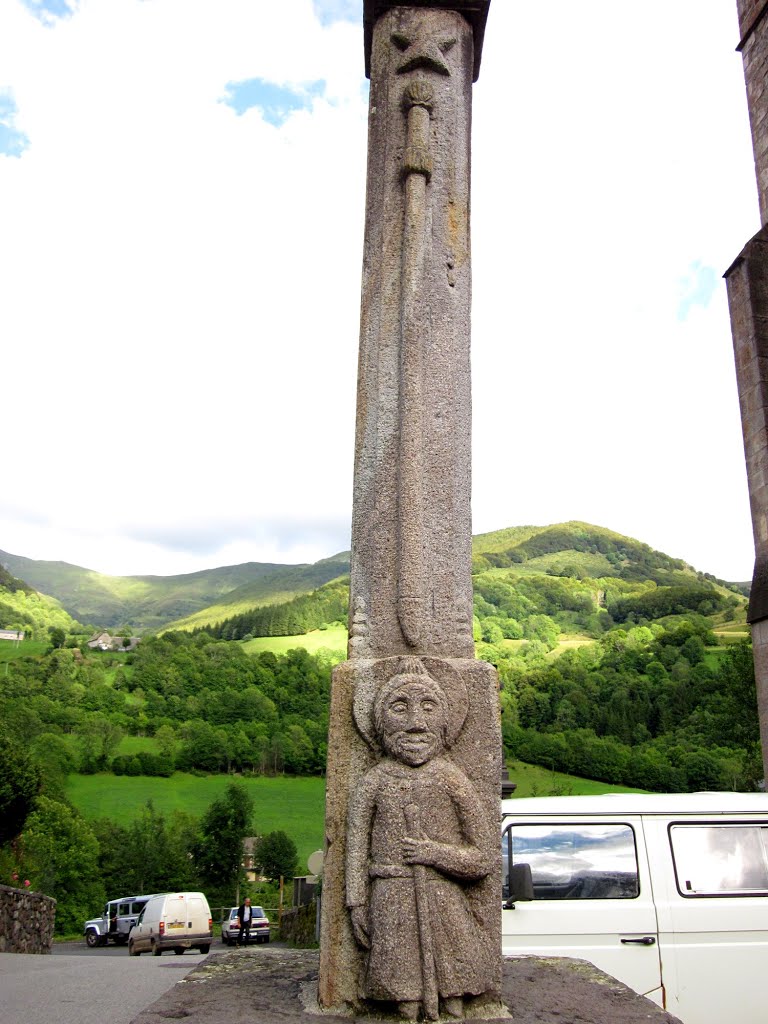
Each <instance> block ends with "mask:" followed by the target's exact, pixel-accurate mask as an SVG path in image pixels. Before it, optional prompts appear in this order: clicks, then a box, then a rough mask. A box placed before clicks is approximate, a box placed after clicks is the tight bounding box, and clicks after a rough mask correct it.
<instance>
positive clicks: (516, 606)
mask: <svg viewBox="0 0 768 1024" xmlns="http://www.w3.org/2000/svg"><path fill="white" fill-rule="evenodd" d="M318 565H320V563H318ZM344 565H345V563H344V561H343V558H342V559H337V560H329V561H328V562H327V563H326V564H325V565H324V567H322V568H321V570H320V572H319V582H318V583H317V584H316V589H314V590H311V591H310V592H309V593H307V592H302V593H299V594H292V593H290V590H288V598H289V599H287V600H278V601H276V602H275V603H273V604H271V605H266V604H265V602H263V601H262V602H261V603H260V602H259V600H256V603H255V604H254V605H252V606H250V607H241V605H240V604H239V603H237V602H235V603H232V604H228V603H226V602H225V603H223V604H220V605H219V606H218V608H217V611H229V612H231V614H221V615H219V616H218V617H217V618H215V619H213V620H212V621H210V622H209V624H208V628H207V629H205V630H200V629H198V630H194V629H192V628H190V629H187V630H184V631H181V630H167V631H166V632H164V633H162V634H160V635H155V636H145V637H144V638H143V639H142V641H141V642H140V644H139V646H138V647H137V648H136V649H135V650H133V651H131V652H127V653H116V652H111V651H106V652H101V651H91V650H90V649H89V648H88V646H87V640H88V636H89V632H88V631H87V630H86V629H85V627H83V626H80V625H79V624H78V623H77V622H76V621H74V620H73V619H71V618H70V617H69V616H68V615H67V613H66V612H65V611H64V610H63V609H61V608H60V607H59V606H58V605H57V603H56V602H55V601H52V600H51V599H49V598H44V597H42V596H41V595H40V594H37V593H35V591H34V590H33V589H32V588H31V587H30V586H29V585H28V581H24V580H22V579H19V578H17V577H15V576H12V575H11V574H9V573H8V572H3V573H2V574H0V626H3V627H11V628H21V629H25V630H26V631H27V632H28V634H31V635H32V636H33V637H35V639H34V640H32V641H29V640H26V641H25V642H24V643H22V644H21V645H18V646H17V645H16V644H15V643H10V642H7V641H5V642H0V663H2V664H0V719H2V722H3V737H2V740H1V741H0V772H2V780H4V781H3V786H2V787H0V823H4V824H3V828H4V829H5V831H4V832H0V870H2V871H4V872H5V874H9V872H10V871H11V870H12V869H15V871H16V873H17V874H18V871H26V872H28V873H29V874H30V875H32V876H33V884H34V885H35V886H37V887H39V888H40V890H41V891H44V892H49V893H51V894H52V895H55V896H56V897H57V899H59V901H60V903H59V906H60V908H61V915H58V914H57V922H59V923H58V924H57V927H59V928H61V929H65V930H66V928H67V927H76V926H77V925H78V922H79V921H80V920H82V918H83V917H84V916H89V915H90V914H92V913H93V912H94V911H95V910H96V909H98V904H99V902H100V900H101V899H102V898H103V894H104V892H105V891H106V890H105V886H108V885H110V884H114V881H115V880H116V879H118V878H125V877H130V878H134V879H135V881H136V886H138V887H139V888H142V887H144V886H143V885H142V884H140V883H147V884H149V882H148V880H149V879H155V882H153V883H152V884H153V886H154V887H155V888H156V887H158V886H160V887H163V886H171V887H172V886H173V885H177V884H178V885H181V886H182V887H183V886H184V885H192V884H195V885H203V884H205V886H206V887H211V890H212V891H213V890H214V889H215V885H216V882H215V879H214V878H212V877H211V876H210V875H209V876H206V875H205V871H206V870H208V869H206V866H205V865H206V864H207V863H208V861H207V853H206V849H208V848H210V846H211V843H210V841H208V840H205V839H204V838H201V836H203V835H204V828H205V822H204V821H194V820H190V819H189V818H188V816H187V817H184V816H176V817H175V818H173V819H171V818H167V817H165V816H163V815H160V814H158V813H157V812H156V811H155V810H154V809H153V808H152V807H148V808H147V810H146V813H145V814H144V815H143V816H142V819H141V821H140V822H137V823H136V825H135V826H131V827H130V828H126V827H125V826H124V825H123V824H122V823H120V825H119V827H118V823H116V822H112V821H102V822H97V823H94V824H93V825H90V824H88V823H87V822H86V821H84V820H83V819H82V818H81V817H80V816H79V815H78V813H77V812H76V811H75V810H74V809H73V808H72V807H71V806H70V805H69V803H68V801H67V799H66V795H65V793H66V777H67V775H68V774H71V773H74V772H79V773H83V774H94V773H107V772H108V773H112V775H128V776H138V775H144V776H151V775H155V776H160V775H162V776H173V775H174V773H175V772H177V771H179V770H183V771H185V772H194V773H201V774H225V773H238V774H241V775H244V776H263V775H281V774H287V775H308V774H319V773H322V772H323V771H324V769H325V757H326V735H327V727H328V708H329V694H330V678H331V669H332V666H333V664H334V662H335V661H338V660H340V658H341V657H342V655H341V654H340V653H331V652H329V651H323V650H322V649H320V651H319V653H316V654H314V655H310V654H309V653H308V652H307V651H306V650H305V649H303V648H302V646H301V644H302V636H301V635H302V634H304V633H306V632H307V631H310V630H321V632H319V633H316V634H313V637H321V638H322V636H323V635H324V633H323V632H322V628H323V627H324V626H327V625H329V624H331V623H338V622H340V621H341V622H343V621H345V620H346V616H347V606H348V583H347V579H346V577H343V578H337V577H338V576H339V573H338V571H337V570H339V569H341V568H343V567H344ZM310 569H314V567H310ZM298 571H299V575H301V572H302V571H303V570H302V567H299V570H298ZM325 573H332V574H333V576H332V578H331V580H330V581H329V582H326V581H325V580H323V578H322V577H323V574H325ZM310 575H311V573H310ZM307 578H308V577H305V580H306V579H307ZM268 579H269V574H265V575H264V576H263V577H262V583H264V581H268ZM473 581H474V590H475V604H474V612H475V616H474V634H475V640H476V648H477V653H478V656H479V657H481V658H484V659H486V660H488V661H490V662H492V663H493V664H495V665H496V666H497V667H498V671H499V676H500V680H501V705H502V732H503V737H504V745H505V752H506V754H507V756H508V757H509V758H515V759H516V760H518V761H523V762H528V763H533V764H537V765H541V766H544V767H545V768H546V769H548V770H558V771H563V772H568V773H570V774H571V775H581V776H583V777H586V778H589V779H594V780H599V781H602V782H606V783H617V784H623V785H627V786H633V787H638V788H641V789H650V790H679V791H688V790H697V789H751V788H754V787H755V786H756V785H757V784H758V782H759V780H760V777H761V758H760V751H759V739H758V721H757V711H756V698H755V685H754V674H753V668H752V655H751V648H750V646H749V641H748V635H749V634H748V628H747V626H746V623H745V614H744V613H745V605H746V598H745V597H744V595H743V593H742V588H740V587H739V586H737V585H734V584H725V583H723V581H719V580H715V579H714V578H713V577H712V576H709V575H707V574H706V573H701V572H696V571H695V570H694V569H692V568H691V567H690V566H687V565H686V564H685V563H683V562H681V561H680V560H679V559H674V558H671V557H669V556H667V555H664V554H663V553H660V552H654V551H653V550H652V549H651V548H649V547H648V546H647V545H643V544H641V543H639V542H637V541H633V540H631V539H630V538H622V537H620V536H619V535H618V534H612V533H610V531H606V530H601V529H600V528H596V527H589V526H587V525H586V524H580V523H569V524H563V525H561V526H558V527H547V528H536V527H520V528H516V529H511V530H505V531H501V532H500V533H498V534H486V535H484V536H483V537H480V538H478V539H477V543H476V548H475V560H474V577H473ZM272 582H273V584H274V586H275V590H274V594H280V593H281V591H280V590H279V589H278V588H279V586H280V585H282V584H280V583H279V581H278V580H276V579H275V577H272ZM205 585H206V586H207V585H208V584H205ZM251 585H252V584H243V585H242V586H241V588H240V589H241V590H242V589H247V587H250V586H251ZM258 585H259V586H260V585H262V584H258ZM302 585H304V584H302ZM237 589H238V588H234V591H237ZM234 591H231V592H230V594H231V593H233V592H234ZM261 593H262V594H263V591H261ZM282 594H283V596H284V597H285V596H286V591H282ZM240 596H241V597H242V594H241V595H240ZM248 600H249V599H248V598H247V597H246V598H245V601H246V604H247V602H248ZM250 600H254V599H250ZM226 601H229V598H227V599H226ZM238 601H239V598H238ZM153 607H154V609H155V612H156V611H157V609H158V607H159V605H158V604H157V602H156V603H155V604H154V605H153ZM204 614H206V613H205V612H204ZM207 614H210V610H209V612H208V613H207ZM329 632H333V633H334V634H338V633H339V632H342V634H343V630H342V629H341V627H339V626H338V625H335V626H334V629H333V630H332V631H329ZM280 635H290V636H293V637H294V639H295V648H294V649H292V650H290V649H289V651H288V653H287V654H285V655H280V656H277V655H275V654H273V653H271V652H269V651H261V652H259V653H257V654H249V653H248V651H249V650H251V649H252V647H253V643H252V641H250V640H249V637H252V636H253V637H255V636H262V637H269V636H280ZM741 638H745V639H741ZM320 642H322V641H320ZM288 643H290V641H288ZM104 777H105V779H106V778H108V776H104ZM177 777H179V776H177ZM124 781H125V782H129V781H131V780H127V779H126V780H124ZM173 782H174V779H173V778H169V780H168V783H169V784H170V785H172V784H173ZM238 799H239V798H238ZM233 800H234V803H237V800H236V799H235V798H234V797H233ZM212 820H218V819H215V815H214V816H213V818H212ZM242 820H243V821H244V820H245V819H242ZM25 821H26V824H25ZM216 827H218V826H216ZM243 827H244V828H245V827H247V826H246V825H243ZM14 829H16V830H17V832H18V831H20V830H21V835H20V836H18V837H14V832H13V830H14ZM22 829H23V830H22ZM201 830H202V831H201ZM150 835H151V836H152V837H154V838H153V841H152V842H151V843H150V844H149V846H148V845H147V837H148V836H150ZM206 843H207V846H206ZM214 845H215V844H214ZM233 846H234V849H235V850H237V844H236V843H234V844H233ZM155 849H160V850H161V851H164V853H163V855H162V856H161V857H160V858H159V859H157V858H155V860H151V854H152V853H153V851H155ZM126 865H127V867H126ZM145 868H146V869H147V870H146V871H145ZM230 868H231V866H230ZM236 868H237V865H235V867H234V869H232V870H236ZM126 870H128V871H129V873H128V875H126V874H125V872H126ZM234 877H235V876H234V875H233V876H232V878H234ZM206 878H207V880H205V881H204V879H206ZM31 884H32V883H31ZM233 884H234V883H233Z"/></svg>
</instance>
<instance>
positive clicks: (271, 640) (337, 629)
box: [243, 625, 347, 657]
mask: <svg viewBox="0 0 768 1024" xmlns="http://www.w3.org/2000/svg"><path fill="white" fill-rule="evenodd" d="M296 647H304V648H306V650H308V651H309V653H310V654H317V652H318V651H319V650H322V649H323V648H326V649H327V650H329V651H332V652H333V653H334V654H340V655H341V656H342V657H346V654H347V630H346V627H345V626H339V625H334V626H329V627H328V629H313V630H312V632H311V633H305V634H303V635H301V636H257V637H254V639H253V640H246V641H245V643H244V644H243V650H244V651H245V652H246V653H247V654H261V652H262V651H272V653H273V654H285V653H286V651H292V650H293V649H294V648H296Z"/></svg>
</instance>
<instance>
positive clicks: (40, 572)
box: [0, 551, 349, 635]
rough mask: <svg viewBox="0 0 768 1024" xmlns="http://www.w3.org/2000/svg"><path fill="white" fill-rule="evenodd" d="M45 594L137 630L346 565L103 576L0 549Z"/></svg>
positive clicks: (81, 613)
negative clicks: (161, 574)
mask: <svg viewBox="0 0 768 1024" xmlns="http://www.w3.org/2000/svg"><path fill="white" fill-rule="evenodd" d="M2 566H4V567H5V569H6V570H7V571H9V572H10V573H13V574H15V575H16V576H18V577H20V578H22V579H23V580H25V582H26V583H27V584H30V585H31V586H32V587H34V588H36V590H38V591H39V592H40V593H42V594H48V595H51V596H52V597H53V598H55V599H56V600H57V601H58V602H59V603H60V604H61V606H62V607H63V608H64V609H66V610H67V612H69V614H70V615H72V616H73V617H74V618H76V619H77V620H78V621H80V622H84V623H88V624H90V625H93V626H94V627H95V628H99V629H112V630H114V631H117V630H119V629H124V628H126V629H128V630H129V631H130V632H131V633H133V634H134V635H135V634H141V633H144V632H147V631H153V630H157V629H160V628H162V627H164V626H168V625H169V624H172V623H173V622H174V621H176V620H181V619H187V618H188V617H191V619H190V621H191V622H192V623H193V624H194V622H195V621H196V620H195V615H196V613H199V612H200V611H201V610H203V609H207V608H209V607H210V606H212V605H218V604H219V603H220V604H221V607H222V609H223V610H224V611H214V612H213V613H211V614H212V615H213V618H212V617H211V615H204V616H203V620H202V621H204V622H211V621H215V620H216V618H221V617H222V616H223V614H229V615H233V614H235V613H236V612H237V611H240V610H243V609H247V608H252V607H253V606H254V605H257V604H268V603H271V602H273V601H285V600H287V599H289V598H291V597H293V596H294V595H296V594H302V593H306V592H307V591H310V590H313V589H314V588H315V587H318V586H321V585H322V584H323V583H325V582H327V581H328V580H331V579H334V578H335V577H337V576H340V575H342V574H343V573H345V572H347V571H348V569H349V559H348V556H346V555H345V554H340V555H335V556H333V557H332V558H326V559H322V560H321V561H319V562H316V563H315V564H314V565H280V564H275V563H268V562H246V563H244V564H242V565H230V566H223V567H221V568H218V569H206V570H204V571H201V572H195V573H188V574H184V575H181V576H105V575H102V574H101V573H97V572H93V571H92V570H90V569H83V568H81V567H80V566H76V565H69V564H68V563H66V562H44V561H36V560H34V559H31V558H23V557H21V556H19V555H12V554H10V553H9V552H6V551H0V567H2Z"/></svg>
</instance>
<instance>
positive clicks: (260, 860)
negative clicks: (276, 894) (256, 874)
mask: <svg viewBox="0 0 768 1024" xmlns="http://www.w3.org/2000/svg"><path fill="white" fill-rule="evenodd" d="M254 857H255V860H256V863H257V864H258V866H259V867H260V868H261V871H262V874H264V875H266V877H267V878H269V879H271V880H272V881H273V882H275V881H277V880H278V879H279V878H280V877H281V876H282V877H283V878H293V876H294V875H295V874H296V868H297V866H298V862H299V854H298V851H297V849H296V844H295V843H294V841H293V840H292V839H291V838H290V837H289V836H287V835H286V834H285V832H280V831H278V832H269V833H267V835H265V836H262V838H261V839H259V841H258V843H257V844H256V849H255V851H254Z"/></svg>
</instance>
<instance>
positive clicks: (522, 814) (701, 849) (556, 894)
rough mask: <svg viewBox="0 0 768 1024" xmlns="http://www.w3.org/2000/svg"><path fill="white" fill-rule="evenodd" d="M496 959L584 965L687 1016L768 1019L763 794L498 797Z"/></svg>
mask: <svg viewBox="0 0 768 1024" xmlns="http://www.w3.org/2000/svg"><path fill="white" fill-rule="evenodd" d="M501 830H502V858H503V864H504V899H505V902H504V904H503V907H504V909H503V911H502V950H503V953H504V955H505V956H519V955H525V954H530V955H536V956H567V957H575V958H578V959H581V960H588V961H590V962H591V963H593V964H595V966H596V967H599V968H600V969H601V970H603V971H605V972H606V973H607V974H611V975H613V977H615V978H618V979H619V981H622V982H624V984H626V985H628V986H629V987H630V988H632V989H634V990H635V991H636V992H639V993H640V994H641V995H645V996H648V998H650V999H652V1000H653V1001H654V1002H656V1003H658V1004H659V1005H660V1006H662V1007H664V1008H665V1009H666V1010H668V1011H669V1012H670V1013H672V1014H674V1015H675V1016H678V1017H681V1018H682V1020H683V1021H685V1024H722V1022H723V1021H734V1022H738V1024H764V1022H765V1021H766V1019H768V1009H767V1008H766V1006H767V1004H768V996H767V995H766V993H767V992H768V989H766V988H765V987H764V986H765V984H766V973H765V972H766V970H768V794H765V793H751V794H750V793H693V794H673V795H661V794H658V795H657V794H649V795H639V794H638V795H635V794H611V795H604V796H572V797H543V798H531V799H522V798H521V799H512V800H504V801H502V826H501Z"/></svg>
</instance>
